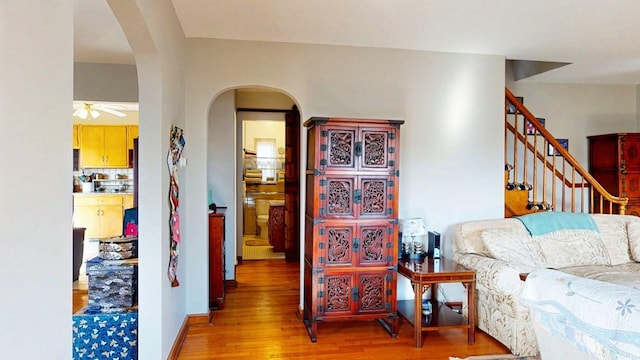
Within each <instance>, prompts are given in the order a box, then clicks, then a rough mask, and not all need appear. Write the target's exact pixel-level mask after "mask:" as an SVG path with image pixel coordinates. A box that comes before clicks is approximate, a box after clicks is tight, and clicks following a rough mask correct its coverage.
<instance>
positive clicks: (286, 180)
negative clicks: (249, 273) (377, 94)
mask: <svg viewBox="0 0 640 360" xmlns="http://www.w3.org/2000/svg"><path fill="white" fill-rule="evenodd" d="M234 120H235V124H234V125H232V126H231V125H230V124H232V123H234ZM208 129H209V130H208V136H209V139H208V147H207V155H208V160H207V164H208V165H207V187H208V191H209V194H210V196H209V197H210V199H209V200H210V202H213V203H215V204H216V206H220V205H223V206H227V205H229V204H231V203H233V206H228V211H231V212H233V213H232V214H231V217H232V218H234V219H235V224H236V227H235V228H234V229H233V230H235V231H230V230H229V229H227V231H226V237H227V239H226V240H225V244H226V245H225V252H226V255H225V259H224V262H225V269H224V271H225V278H226V281H225V283H226V286H227V287H229V286H237V283H236V282H235V266H237V265H240V264H242V262H243V261H248V260H250V261H254V260H261V259H269V258H280V259H286V261H289V262H298V261H299V256H300V255H299V254H300V220H299V213H300V201H299V196H300V195H299V194H300V115H299V111H298V108H297V106H296V105H295V102H294V100H293V99H292V98H291V97H289V96H288V95H287V94H285V93H283V92H281V91H278V90H275V89H265V88H256V87H244V88H236V89H230V90H227V91H225V92H224V93H221V94H220V95H219V96H217V97H216V99H214V101H213V102H212V105H211V108H210V111H209V119H208ZM231 131H235V133H236V136H235V145H233V143H232V142H231V141H230V139H229V138H230V136H229V132H231ZM221 142H222V144H221ZM256 144H261V145H260V146H262V145H264V147H265V148H266V149H265V150H262V151H260V154H258V149H257V148H256ZM225 146H227V149H228V147H229V146H235V156H234V159H233V160H231V161H235V168H236V173H235V180H233V179H232V177H233V176H232V174H231V172H229V171H228V169H230V168H231V166H232V165H233V164H230V163H229V162H230V159H224V158H223V155H222V154H221V149H222V148H224V147H225ZM225 168H226V169H227V171H225ZM230 188H235V189H236V191H235V194H232V193H231V192H230V191H228V189H230ZM260 207H262V209H259V208H260ZM263 210H264V211H263ZM263 213H264V214H263ZM270 213H271V216H270ZM277 214H280V215H281V217H278V216H277ZM259 216H263V217H265V219H259V218H258V217H259ZM229 224H230V222H227V225H226V226H230V225H229ZM234 233H235V236H233V235H232V234H234ZM230 237H232V239H230ZM247 240H249V241H247ZM256 249H259V251H256ZM248 251H251V252H252V253H251V256H247V255H248ZM256 254H258V255H259V256H256ZM212 261H213V259H212ZM210 291H211V289H210Z"/></svg>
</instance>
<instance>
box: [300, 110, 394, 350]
mask: <svg viewBox="0 0 640 360" xmlns="http://www.w3.org/2000/svg"><path fill="white" fill-rule="evenodd" d="M402 123H403V121H401V120H368V119H348V118H319V117H313V118H310V119H309V120H307V121H306V122H305V123H304V126H305V127H307V133H308V140H307V169H306V189H307V190H306V209H305V245H304V323H305V326H306V327H307V331H308V333H309V337H310V338H311V341H312V342H315V341H316V339H317V323H318V322H319V321H339V320H351V319H362V320H368V319H375V320H376V321H378V323H380V325H382V326H383V328H384V329H385V330H387V331H388V332H389V333H390V334H391V335H392V336H395V335H396V334H397V326H398V320H397V313H396V279H397V275H396V268H397V258H398V246H397V244H398V177H399V167H398V159H399V153H398V145H399V144H400V139H399V135H400V131H399V129H400V125H401V124H402Z"/></svg>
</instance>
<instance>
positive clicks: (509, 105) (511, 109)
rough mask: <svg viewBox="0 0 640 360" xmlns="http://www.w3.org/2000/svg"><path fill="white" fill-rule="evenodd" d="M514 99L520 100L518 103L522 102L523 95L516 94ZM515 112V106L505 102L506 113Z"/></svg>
mask: <svg viewBox="0 0 640 360" xmlns="http://www.w3.org/2000/svg"><path fill="white" fill-rule="evenodd" d="M516 99H518V101H520V104H524V97H522V96H516ZM515 113H516V106H515V105H513V104H512V103H509V104H507V114H515Z"/></svg>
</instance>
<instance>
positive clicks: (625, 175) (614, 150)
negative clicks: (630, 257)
mask: <svg viewBox="0 0 640 360" xmlns="http://www.w3.org/2000/svg"><path fill="white" fill-rule="evenodd" d="M587 139H588V140H589V173H591V175H593V177H594V178H595V179H596V180H598V182H599V183H600V184H601V185H602V186H603V187H604V188H605V189H606V190H607V191H608V192H609V193H611V194H612V195H615V196H620V197H628V198H629V204H628V205H627V210H626V212H625V213H626V214H628V215H636V216H640V133H615V134H605V135H594V136H588V137H587ZM594 200H595V205H596V211H599V209H598V208H597V207H598V205H599V199H598V198H596V199H594ZM605 210H608V209H605ZM615 211H616V212H617V211H618V209H617V207H615Z"/></svg>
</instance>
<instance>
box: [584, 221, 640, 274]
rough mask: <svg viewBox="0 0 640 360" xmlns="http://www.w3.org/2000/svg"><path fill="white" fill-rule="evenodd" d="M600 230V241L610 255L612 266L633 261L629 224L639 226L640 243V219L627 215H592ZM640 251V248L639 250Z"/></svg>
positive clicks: (639, 239) (639, 237)
mask: <svg viewBox="0 0 640 360" xmlns="http://www.w3.org/2000/svg"><path fill="white" fill-rule="evenodd" d="M591 217H592V218H593V221H595V223H596V225H597V226H598V229H599V230H600V239H602V242H603V243H604V246H605V248H606V249H607V253H608V254H609V263H610V265H620V264H624V263H628V262H629V261H631V258H629V236H628V229H627V223H634V222H635V223H636V224H638V236H637V238H638V241H639V242H640V221H635V219H638V220H640V218H638V217H635V216H625V215H605V214H592V215H591ZM638 250H639V251H640V248H638Z"/></svg>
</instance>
